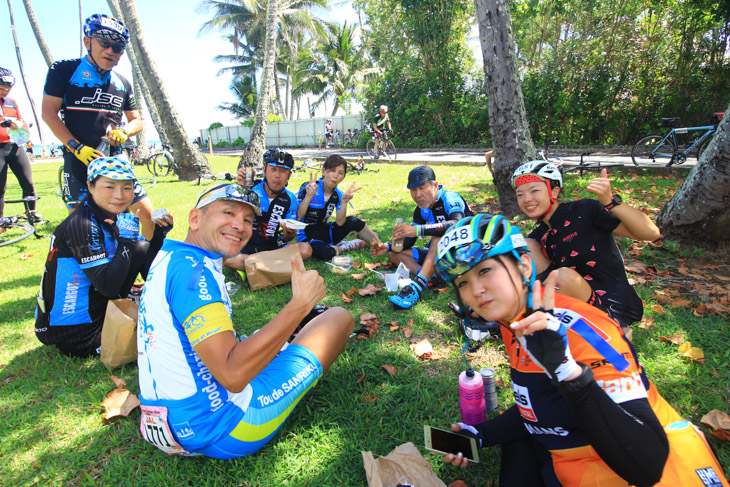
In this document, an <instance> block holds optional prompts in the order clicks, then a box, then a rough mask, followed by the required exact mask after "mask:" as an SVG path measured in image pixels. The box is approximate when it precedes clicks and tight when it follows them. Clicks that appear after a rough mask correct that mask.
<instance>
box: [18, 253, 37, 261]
mask: <svg viewBox="0 0 730 487" xmlns="http://www.w3.org/2000/svg"><path fill="white" fill-rule="evenodd" d="M33 255H35V254H23V255H21V256H20V260H26V259H30V258H31V257H33Z"/></svg>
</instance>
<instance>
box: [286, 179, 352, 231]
mask: <svg viewBox="0 0 730 487" xmlns="http://www.w3.org/2000/svg"><path fill="white" fill-rule="evenodd" d="M308 184H309V183H308V182H305V183H304V184H302V186H301V187H300V188H299V193H298V195H297V199H298V201H299V204H301V203H302V201H303V200H304V198H305V197H306V196H307V185H308ZM341 201H342V191H340V189H339V188H335V190H334V191H332V194H331V195H330V197H329V198H327V200H325V198H324V184H323V183H322V178H319V179H318V180H317V193H316V194H315V195H314V196H313V197H312V199H311V200H310V201H309V207H308V208H307V212H306V213H305V214H304V218H303V219H302V221H303V222H304V223H325V222H326V221H327V220H328V219H329V217H330V216H332V213H333V212H335V211H336V210H339V209H340V206H341V204H342V203H341ZM299 234H301V235H302V236H304V232H303V231H302V230H300V231H299ZM299 240H300V241H301V240H302V239H299Z"/></svg>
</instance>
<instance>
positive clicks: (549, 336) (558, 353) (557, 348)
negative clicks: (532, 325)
mask: <svg viewBox="0 0 730 487" xmlns="http://www.w3.org/2000/svg"><path fill="white" fill-rule="evenodd" d="M539 311H544V313H545V314H546V315H547V320H548V326H547V328H546V329H544V330H540V331H536V332H535V333H533V334H532V335H524V336H521V337H517V340H518V341H519V342H520V344H521V345H522V347H523V348H524V349H525V351H526V352H527V353H528V355H530V358H531V359H532V361H533V362H535V363H536V364H537V365H539V366H540V368H541V369H542V370H544V371H545V372H546V373H547V375H548V376H549V377H550V379H552V382H553V383H554V384H557V383H558V382H562V381H564V380H566V379H568V378H569V377H570V376H571V375H573V374H574V373H576V372H580V371H581V367H580V365H578V363H577V362H576V361H575V360H574V359H573V355H572V354H571V353H570V347H569V346H568V337H567V332H568V328H566V327H565V325H563V323H561V322H560V320H558V319H557V318H556V317H555V315H554V314H553V312H552V310H549V311H545V310H542V309H540V310H539Z"/></svg>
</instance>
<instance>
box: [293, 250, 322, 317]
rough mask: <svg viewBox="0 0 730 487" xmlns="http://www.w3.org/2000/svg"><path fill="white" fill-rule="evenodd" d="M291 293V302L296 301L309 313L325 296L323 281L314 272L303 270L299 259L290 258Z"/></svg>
mask: <svg viewBox="0 0 730 487" xmlns="http://www.w3.org/2000/svg"><path fill="white" fill-rule="evenodd" d="M291 291H292V299H291V300H292V301H298V302H299V303H301V304H302V305H304V306H305V307H306V312H307V313H309V312H310V311H311V310H312V308H314V305H316V304H317V303H319V302H320V301H321V300H322V299H324V297H325V296H326V294H327V286H325V284H324V279H322V276H320V275H319V273H318V272H317V271H315V270H304V269H302V267H301V266H300V263H299V259H297V258H296V257H292V258H291Z"/></svg>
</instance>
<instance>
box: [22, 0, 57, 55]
mask: <svg viewBox="0 0 730 487" xmlns="http://www.w3.org/2000/svg"><path fill="white" fill-rule="evenodd" d="M23 5H25V12H26V13H27V14H28V21H29V22H30V27H31V29H33V35H35V38H36V40H37V41H38V47H40V49H41V54H43V59H44V60H45V61H46V64H47V65H48V67H49V68H50V67H51V64H53V56H51V50H50V49H48V45H47V44H46V40H45V39H44V38H43V32H41V26H40V25H39V24H38V19H36V17H35V12H34V11H33V5H32V4H31V3H30V0H23Z"/></svg>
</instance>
